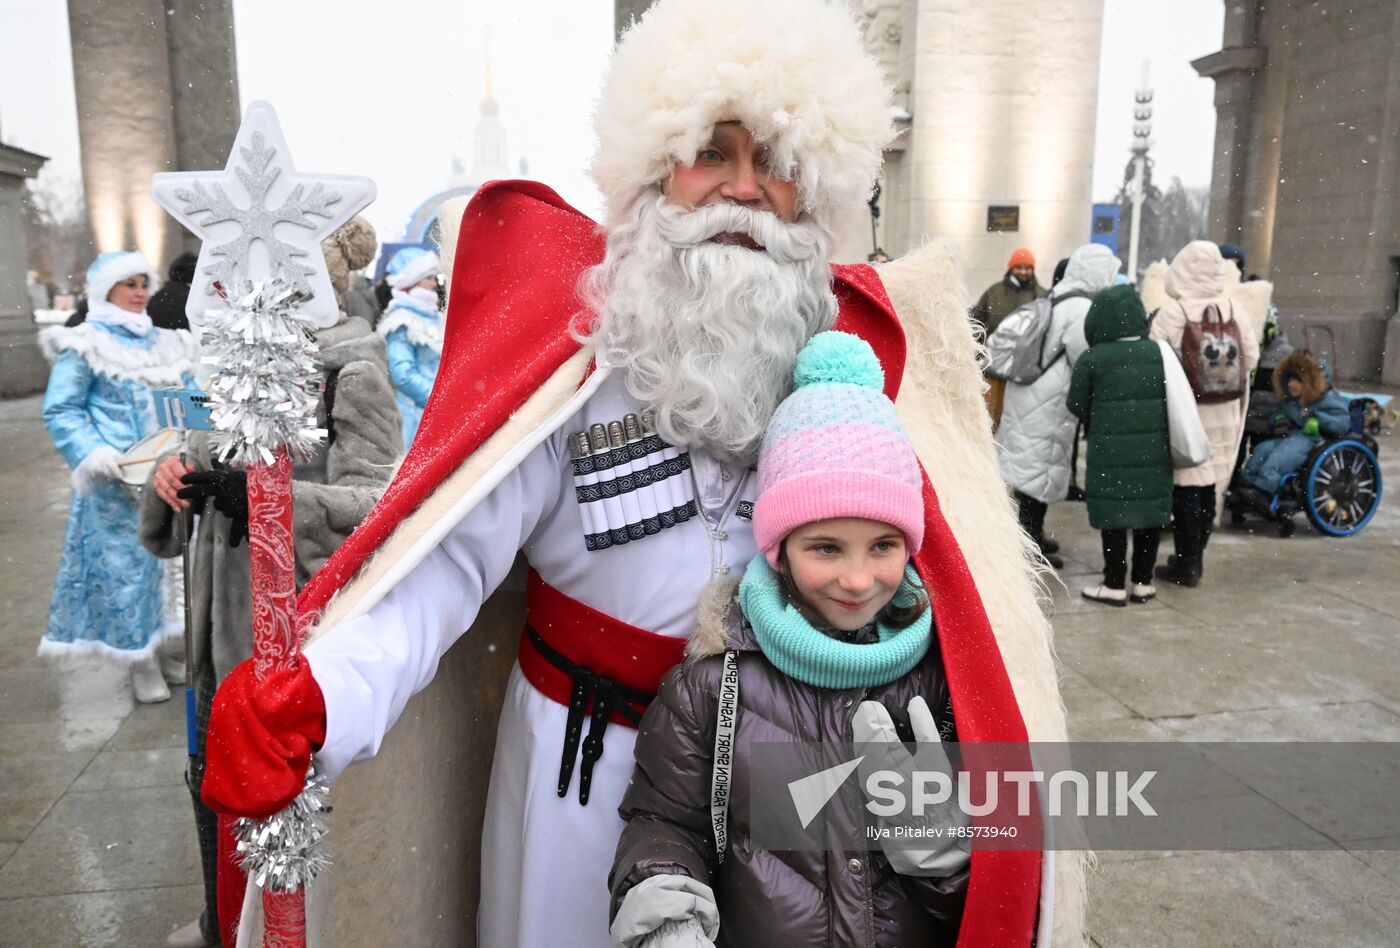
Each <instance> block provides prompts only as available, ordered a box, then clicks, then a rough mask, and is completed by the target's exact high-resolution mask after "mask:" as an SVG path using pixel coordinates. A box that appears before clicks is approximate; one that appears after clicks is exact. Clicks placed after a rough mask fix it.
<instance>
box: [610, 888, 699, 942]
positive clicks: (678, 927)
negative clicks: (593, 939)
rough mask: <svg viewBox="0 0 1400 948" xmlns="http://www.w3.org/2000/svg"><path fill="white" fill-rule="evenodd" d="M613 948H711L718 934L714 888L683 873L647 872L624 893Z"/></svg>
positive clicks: (618, 912)
mask: <svg viewBox="0 0 1400 948" xmlns="http://www.w3.org/2000/svg"><path fill="white" fill-rule="evenodd" d="M611 934H612V941H613V946H614V948H712V946H713V945H714V943H715V938H717V937H718V936H719V906H718V905H716V904H715V893H714V890H713V889H711V888H710V887H709V886H707V885H705V883H703V882H699V881H697V880H695V879H692V878H690V876H684V875H656V876H649V877H647V878H646V879H643V880H642V881H641V882H639V883H637V884H636V885H635V886H633V887H632V888H631V889H629V890H628V891H627V894H626V895H625V896H623V899H622V905H621V906H619V908H618V910H617V917H616V918H614V919H613V923H612V929H611Z"/></svg>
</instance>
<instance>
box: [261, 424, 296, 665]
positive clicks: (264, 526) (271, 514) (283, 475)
mask: <svg viewBox="0 0 1400 948" xmlns="http://www.w3.org/2000/svg"><path fill="white" fill-rule="evenodd" d="M248 558H249V563H250V566H251V568H252V575H253V669H254V671H255V672H256V674H257V676H258V680H259V681H261V680H262V679H264V678H266V677H267V676H268V675H270V674H271V673H272V672H275V671H293V670H295V669H296V667H297V664H298V661H299V655H300V653H301V637H300V635H299V634H298V632H297V584H296V554H295V550H294V548H293V546H292V459H291V457H290V456H289V455H288V454H287V449H286V448H278V450H277V455H276V457H275V459H274V460H273V462H272V464H266V465H265V464H253V465H249V466H248Z"/></svg>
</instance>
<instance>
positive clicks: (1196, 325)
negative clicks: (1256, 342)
mask: <svg viewBox="0 0 1400 948" xmlns="http://www.w3.org/2000/svg"><path fill="white" fill-rule="evenodd" d="M1232 316H1233V313H1232ZM1181 366H1182V368H1184V369H1185V370H1186V379H1187V381H1189V382H1190V383H1191V391H1192V393H1193V394H1194V395H1195V396H1196V401H1198V402H1200V403H1201V404H1203V405H1213V404H1218V403H1220V402H1231V401H1234V400H1235V399H1237V398H1242V397H1243V396H1244V393H1245V388H1246V387H1247V386H1248V384H1249V378H1248V375H1247V374H1246V373H1245V370H1244V346H1243V345H1242V344H1241V343H1240V324H1239V321H1238V320H1236V319H1233V318H1231V319H1229V320H1226V319H1225V318H1224V317H1223V316H1222V315H1221V314H1220V307H1219V306H1216V305H1215V304H1214V303H1211V304H1209V305H1207V306H1206V310H1205V312H1204V313H1202V314H1201V321H1200V322H1192V321H1191V320H1189V319H1188V320H1187V321H1186V328H1185V329H1184V330H1183V332H1182V334H1181Z"/></svg>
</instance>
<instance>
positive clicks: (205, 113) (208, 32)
mask: <svg viewBox="0 0 1400 948" xmlns="http://www.w3.org/2000/svg"><path fill="white" fill-rule="evenodd" d="M171 9H172V10H173V11H174V12H173V13H172V14H171V15H170V16H167V17H166V18H165V29H166V40H167V43H168V46H169V57H170V88H171V93H172V95H173V97H174V101H173V107H174V131H175V167H176V169H177V170H179V171H202V170H204V169H206V168H222V167H223V166H224V162H225V161H227V160H228V154H229V151H230V150H232V148H233V140H234V138H236V137H237V135H238V124H239V120H240V118H241V116H240V112H239V100H238V62H237V56H236V54H235V48H234V42H233V5H232V2H231V0H181V2H180V3H179V4H172V5H171ZM167 226H168V227H173V229H174V230H175V232H176V233H177V235H178V239H179V240H180V241H181V242H182V244H183V246H184V249H186V250H198V249H199V238H198V237H195V236H194V235H193V234H191V233H189V232H188V231H186V230H185V229H184V228H183V227H179V226H177V225H173V224H167Z"/></svg>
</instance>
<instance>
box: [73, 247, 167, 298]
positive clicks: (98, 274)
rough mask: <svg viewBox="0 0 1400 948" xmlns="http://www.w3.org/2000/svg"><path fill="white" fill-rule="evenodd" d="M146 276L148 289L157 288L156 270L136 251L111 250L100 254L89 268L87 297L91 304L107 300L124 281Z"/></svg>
mask: <svg viewBox="0 0 1400 948" xmlns="http://www.w3.org/2000/svg"><path fill="white" fill-rule="evenodd" d="M142 273H144V274H146V287H147V289H150V290H152V291H154V290H155V288H156V268H155V267H153V266H151V262H150V261H149V260H147V259H146V258H145V257H144V256H142V255H141V254H139V253H137V252H136V251H134V250H111V251H108V252H107V253H104V254H99V255H98V257H97V259H96V260H94V261H93V262H92V265H91V266H89V267H88V268H87V295H88V300H89V301H90V302H97V301H99V300H105V299H106V298H107V294H109V293H111V292H112V287H114V286H116V285H117V284H118V283H120V282H122V281H123V280H129V279H130V278H132V277H134V276H137V275H139V274H142Z"/></svg>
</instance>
